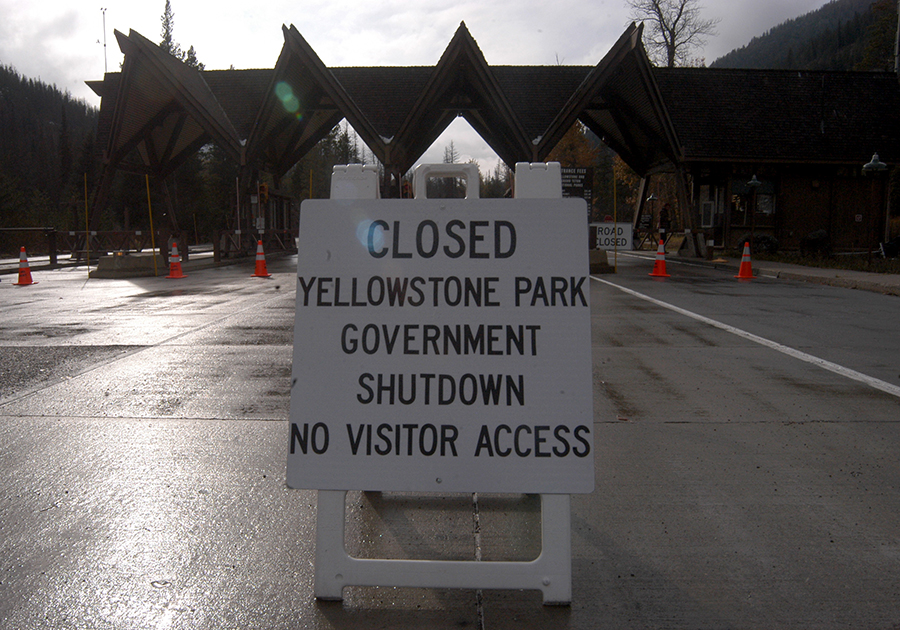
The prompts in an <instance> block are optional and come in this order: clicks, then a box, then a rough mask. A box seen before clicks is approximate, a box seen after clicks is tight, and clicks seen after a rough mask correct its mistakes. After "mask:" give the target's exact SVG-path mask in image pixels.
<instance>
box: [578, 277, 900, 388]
mask: <svg viewBox="0 0 900 630" xmlns="http://www.w3.org/2000/svg"><path fill="white" fill-rule="evenodd" d="M591 280H595V281H597V282H600V283H603V284H606V285H609V286H611V287H613V288H615V289H618V290H619V291H622V292H623V293H627V294H628V295H633V296H634V297H636V298H640V299H642V300H645V301H647V302H650V303H651V304H656V305H657V306H661V307H662V308H666V309H669V310H670V311H674V312H676V313H679V314H681V315H684V316H685V317H690V318H691V319H695V320H697V321H698V322H702V323H704V324H708V325H710V326H713V327H714V328H718V329H719V330H724V331H725V332H729V333H731V334H733V335H737V336H738V337H742V338H744V339H747V340H748V341H752V342H754V343H758V344H760V345H761V346H765V347H767V348H771V349H772V350H777V351H778V352H781V353H783V354H786V355H788V356H790V357H793V358H795V359H800V360H801V361H805V362H806V363H811V364H812V365H816V366H818V367H820V368H822V369H825V370H828V371H829V372H834V373H835V374H840V375H841V376H844V377H846V378H849V379H852V380H854V381H858V382H860V383H864V384H865V385H868V386H869V387H873V388H875V389H877V390H880V391H882V392H885V393H887V394H891V395H892V396H896V397H897V398H900V387H897V386H896V385H891V384H890V383H886V382H885V381H882V380H880V379H877V378H874V377H872V376H868V375H866V374H862V373H861V372H857V371H856V370H851V369H850V368H846V367H844V366H843V365H838V364H837V363H832V362H831V361H826V360H825V359H820V358H819V357H814V356H813V355H811V354H806V353H805V352H801V351H800V350H796V349H794V348H791V347H790V346H785V345H782V344H780V343H778V342H776V341H772V340H771V339H766V338H765V337H760V336H759V335H754V334H753V333H749V332H747V331H746V330H741V329H740V328H735V327H734V326H729V325H728V324H723V323H722V322H718V321H716V320H714V319H710V318H709V317H704V316H703V315H699V314H697V313H694V312H691V311H688V310H685V309H683V308H680V307H678V306H675V305H674V304H669V303H668V302H663V301H661V300H657V299H656V298H652V297H650V296H649V295H644V294H643V293H638V292H637V291H634V290H632V289H628V288H626V287H623V286H620V285H618V284H615V283H613V282H610V281H609V280H603V279H601V278H597V277H594V276H591Z"/></svg>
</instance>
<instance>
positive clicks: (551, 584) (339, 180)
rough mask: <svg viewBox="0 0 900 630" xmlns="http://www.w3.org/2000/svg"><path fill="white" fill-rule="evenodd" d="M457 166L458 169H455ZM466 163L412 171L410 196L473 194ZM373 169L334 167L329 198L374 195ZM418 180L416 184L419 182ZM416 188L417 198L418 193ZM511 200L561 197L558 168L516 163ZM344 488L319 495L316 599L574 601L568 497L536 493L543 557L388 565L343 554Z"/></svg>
mask: <svg viewBox="0 0 900 630" xmlns="http://www.w3.org/2000/svg"><path fill="white" fill-rule="evenodd" d="M454 166H456V167H457V169H454V168H453V167H454ZM466 166H467V165H452V164H442V165H440V167H435V166H429V167H426V168H425V169H424V170H423V172H422V174H421V176H420V174H419V172H418V169H417V172H416V177H415V184H416V186H415V187H416V191H417V194H416V197H417V198H421V197H424V196H425V195H424V189H425V179H426V178H427V177H428V176H429V175H430V176H432V177H446V176H456V177H462V178H464V179H466V180H467V182H466V183H467V187H466V188H467V197H469V198H472V197H477V196H478V175H477V171H475V175H474V177H473V175H472V172H471V169H469V170H466ZM377 181H378V180H377V171H376V169H375V167H372V166H363V165H355V164H354V165H347V166H335V167H334V172H333V175H332V184H331V191H332V198H333V199H372V198H376V197H377V191H378V185H377ZM420 182H421V183H420ZM420 189H421V195H420V194H419V192H420ZM515 196H516V197H518V198H529V199H557V198H561V197H562V187H561V171H560V165H559V164H558V163H549V164H543V163H538V164H529V163H519V164H516V178H515ZM346 496H347V492H346V491H345V490H319V491H318V497H317V517H316V564H315V587H314V590H315V596H316V598H317V599H321V600H332V601H340V600H341V599H343V594H342V591H343V588H344V587H345V586H390V587H417V588H422V587H427V588H465V589H533V590H540V591H541V592H542V594H543V600H544V604H545V605H569V604H570V603H571V601H572V551H571V513H570V507H571V498H570V496H569V495H568V494H542V495H541V553H540V555H539V556H538V557H537V558H536V559H534V560H532V561H477V560H473V561H468V560H462V561H460V560H388V559H369V558H355V557H352V556H350V555H348V554H347V551H346V547H345V543H344V533H345V519H346V514H345V505H346Z"/></svg>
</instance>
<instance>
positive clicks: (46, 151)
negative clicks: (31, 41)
mask: <svg viewBox="0 0 900 630" xmlns="http://www.w3.org/2000/svg"><path fill="white" fill-rule="evenodd" d="M96 127H97V110H96V109H94V108H92V107H90V106H89V105H87V104H86V103H85V102H83V101H77V100H75V99H73V98H72V97H71V96H70V95H69V94H66V93H63V92H60V91H59V90H58V89H57V88H56V87H55V86H49V85H46V84H44V83H41V82H40V81H39V80H34V79H28V78H25V77H23V76H20V75H19V74H18V73H17V72H16V71H15V70H14V69H13V68H10V67H7V66H0V227H20V226H29V227H31V226H41V227H43V226H53V227H57V226H60V227H62V226H63V225H64V224H66V223H67V222H68V220H69V219H71V218H72V217H73V216H74V214H75V213H76V212H77V211H78V210H79V209H80V211H81V212H82V214H83V210H84V176H85V173H87V174H88V175H89V176H92V175H93V172H94V170H95V166H96V165H95V164H94V162H93V160H94V159H95V151H94V133H95V130H96Z"/></svg>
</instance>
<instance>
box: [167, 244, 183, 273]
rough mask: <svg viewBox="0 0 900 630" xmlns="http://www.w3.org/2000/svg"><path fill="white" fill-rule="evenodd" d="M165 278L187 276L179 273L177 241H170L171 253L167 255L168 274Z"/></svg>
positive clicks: (179, 258) (179, 260)
mask: <svg viewBox="0 0 900 630" xmlns="http://www.w3.org/2000/svg"><path fill="white" fill-rule="evenodd" d="M166 278H175V279H177V278H187V276H186V275H184V274H183V273H181V254H179V253H178V243H176V242H175V241H172V255H171V256H170V257H169V275H168V276H166Z"/></svg>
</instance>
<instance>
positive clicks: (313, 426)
mask: <svg viewBox="0 0 900 630" xmlns="http://www.w3.org/2000/svg"><path fill="white" fill-rule="evenodd" d="M584 205H585V204H584V201H583V200H580V199H550V200H548V199H481V200H464V199H417V200H409V199H404V200H387V199H385V200H380V199H376V200H310V201H305V202H304V203H303V205H302V209H301V220H300V240H299V255H298V259H299V260H298V276H297V301H296V319H295V326H294V355H293V378H292V389H291V407H290V418H289V438H288V439H289V450H288V462H287V482H288V485H289V486H290V487H292V488H309V489H319V490H372V491H418V492H508V493H561V494H568V493H582V492H590V491H592V490H593V487H594V467H593V461H594V434H593V413H592V394H591V385H592V383H591V334H590V300H589V296H590V286H589V279H588V276H587V271H588V253H587V247H586V242H585V240H586V239H585V238H584V230H585V222H584Z"/></svg>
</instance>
